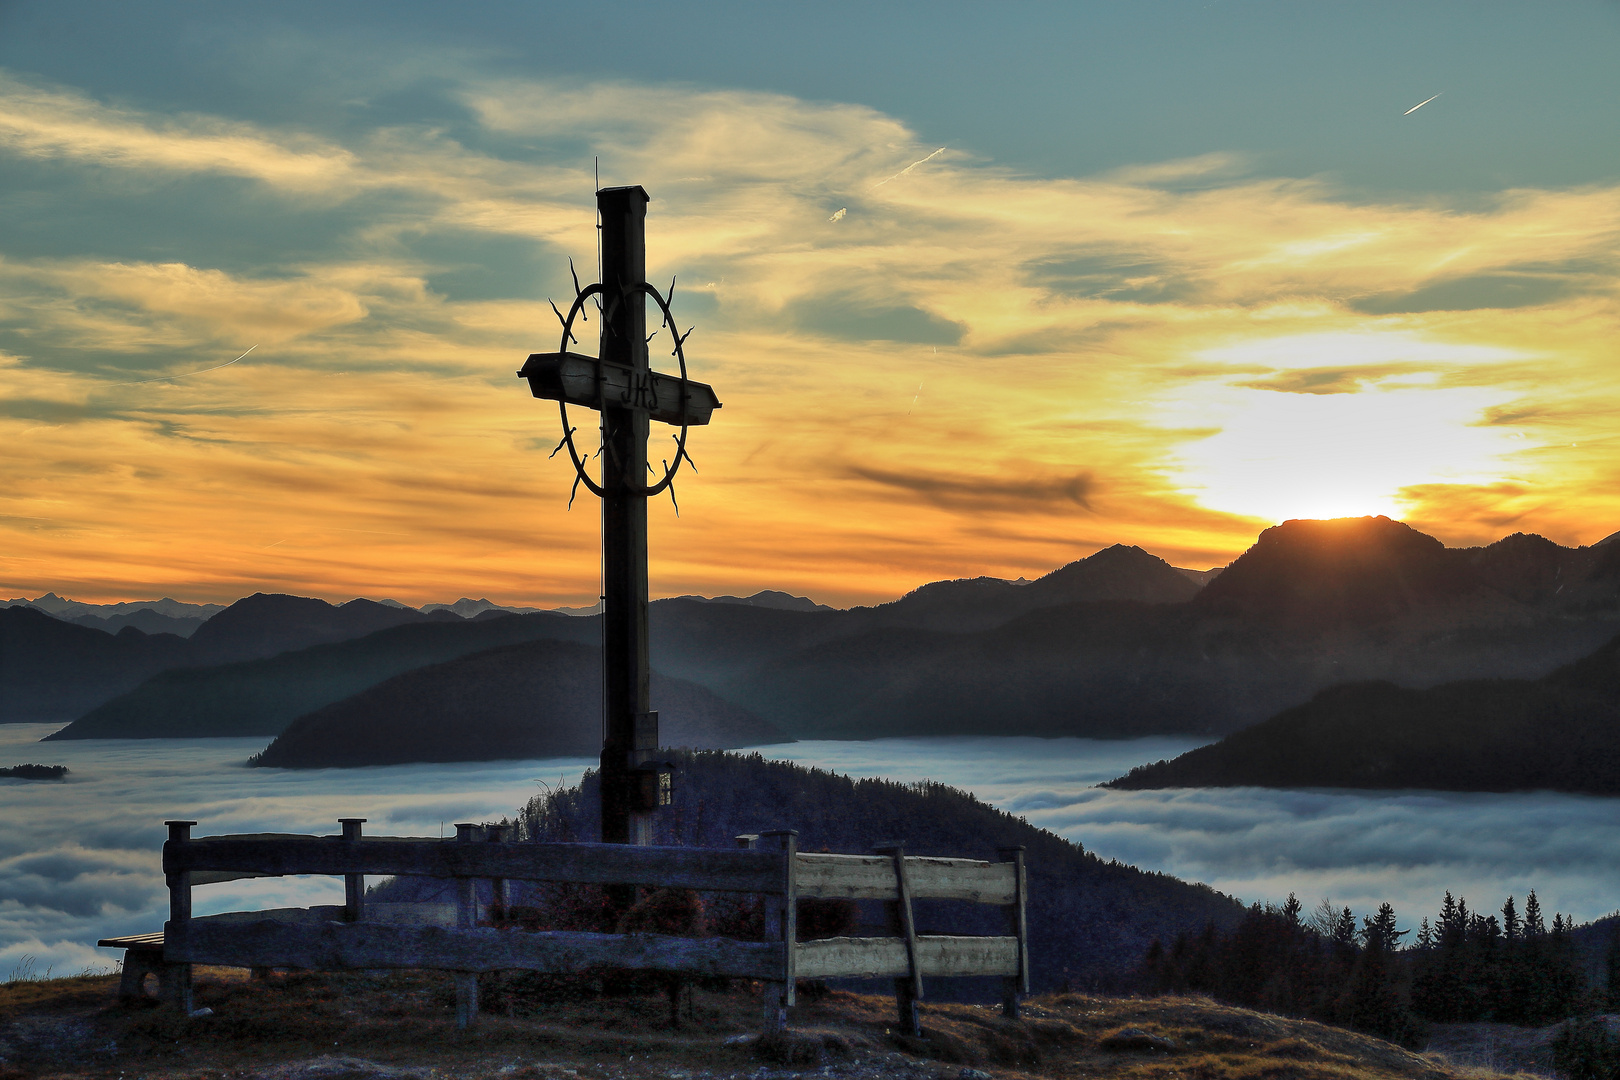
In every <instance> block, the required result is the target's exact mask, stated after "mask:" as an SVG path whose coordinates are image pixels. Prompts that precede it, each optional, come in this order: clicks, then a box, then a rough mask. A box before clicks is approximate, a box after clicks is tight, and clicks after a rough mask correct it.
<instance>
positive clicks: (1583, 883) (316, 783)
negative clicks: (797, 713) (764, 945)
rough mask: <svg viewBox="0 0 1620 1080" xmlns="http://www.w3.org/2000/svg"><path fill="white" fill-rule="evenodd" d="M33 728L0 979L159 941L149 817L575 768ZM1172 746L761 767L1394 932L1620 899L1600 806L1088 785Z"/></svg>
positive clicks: (412, 828) (369, 797)
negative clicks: (919, 800) (945, 801)
mask: <svg viewBox="0 0 1620 1080" xmlns="http://www.w3.org/2000/svg"><path fill="white" fill-rule="evenodd" d="M51 730H53V725H45V724H28V725H21V724H18V725H6V726H4V727H0V762H3V763H4V764H8V765H9V764H13V763H17V762H28V761H35V762H43V763H46V764H65V765H67V766H68V767H69V768H71V769H72V770H73V771H72V773H71V774H70V776H69V778H68V780H67V782H65V783H56V782H29V781H0V816H3V817H4V819H5V820H6V821H8V822H11V823H12V827H11V829H9V830H8V831H6V832H5V833H3V834H0V897H3V898H4V899H3V900H0V978H4V977H6V976H8V975H9V974H10V973H11V972H13V971H16V970H19V969H21V968H22V967H23V965H24V957H28V956H32V957H34V958H35V959H34V964H35V968H34V970H35V971H36V972H38V973H43V972H44V971H45V970H46V969H47V968H52V969H54V971H55V972H56V973H58V974H62V973H67V974H72V973H76V972H78V971H81V970H84V969H86V968H110V967H111V965H112V963H113V961H114V960H115V959H117V954H116V953H115V952H113V951H111V950H106V949H97V948H95V941H96V939H97V938H100V937H106V936H110V935H114V934H125V933H137V932H144V931H149V930H155V929H158V928H159V927H160V926H161V925H162V922H163V918H164V915H165V912H166V908H167V893H166V890H165V889H164V885H163V877H162V874H161V873H160V872H159V865H158V857H159V849H160V847H161V845H162V842H163V837H164V832H165V830H164V828H163V820H164V819H165V818H187V819H195V820H197V821H198V822H199V823H200V824H199V825H198V827H197V828H196V830H194V831H195V832H196V834H198V835H208V834H214V833H224V832H258V831H274V832H312V833H329V832H335V831H336V829H337V824H336V822H337V819H338V818H339V817H343V816H351V815H352V816H360V817H366V818H368V819H370V820H369V821H368V823H367V825H366V826H365V828H366V830H367V831H368V832H371V833H387V834H393V835H416V836H436V835H439V834H440V830H441V828H443V830H444V831H445V832H447V833H453V829H452V828H451V826H453V825H454V824H455V823H456V822H458V821H485V820H492V819H498V818H500V817H501V816H503V815H507V814H510V813H512V812H513V811H514V810H515V809H516V808H517V807H518V806H520V805H521V804H522V803H523V802H524V801H526V800H527V799H528V798H529V796H530V795H532V794H534V793H535V792H536V791H537V790H538V788H539V785H540V784H541V783H545V784H547V785H555V784H558V783H574V782H575V781H577V779H578V777H579V774H580V772H581V771H582V770H583V769H584V768H585V767H586V766H587V765H589V764H591V763H590V762H587V761H585V760H582V759H577V758H576V759H566V760H550V761H518V762H494V763H464V764H456V765H410V766H389V767H379V768H366V769H345V770H329V769H328V770H308V771H297V772H286V771H282V770H276V769H246V768H242V767H240V766H241V763H242V762H243V761H244V760H245V759H246V758H247V757H248V755H249V754H251V753H253V752H254V751H256V750H259V749H261V748H262V747H263V740H259V739H207V740H196V741H180V740H167V739H164V740H155V739H154V740H135V741H103V740H84V741H78V742H67V743H47V744H44V745H43V746H42V745H39V744H38V743H37V742H36V741H35V740H37V739H38V738H40V737H41V736H42V735H45V734H47V733H49V732H50V731H51ZM1193 745H1195V744H1194V743H1192V742H1190V741H1187V740H1178V739H1167V738H1160V739H1140V740H1129V741H1113V742H1099V741H1090V740H1084V739H1053V740H1041V739H1025V738H1017V739H988V738H966V739H889V740H880V741H875V742H809V743H797V744H788V745H785V746H781V747H775V748H771V749H770V752H769V756H772V757H779V758H783V759H787V760H793V761H798V762H801V763H804V764H807V765H818V766H822V767H825V768H830V769H834V770H836V771H838V772H844V773H850V774H853V775H857V776H890V777H894V778H896V779H902V780H913V779H921V778H924V777H930V778H933V779H938V780H941V781H944V782H946V783H949V784H953V785H956V786H959V787H963V788H966V789H968V790H971V791H973V792H974V793H975V794H977V795H979V796H980V797H981V798H983V799H985V800H986V801H988V802H991V803H993V804H995V805H997V806H1000V807H1003V808H1005V809H1007V810H1010V811H1012V812H1013V813H1015V814H1021V815H1024V816H1025V817H1027V818H1028V819H1029V821H1030V822H1031V823H1033V824H1036V825H1039V826H1042V827H1044V828H1048V829H1051V830H1052V831H1053V832H1056V833H1058V834H1060V835H1062V836H1065V837H1068V838H1070V839H1073V840H1076V841H1078V842H1080V843H1082V844H1083V845H1085V847H1086V849H1087V850H1089V851H1092V852H1095V853H1096V854H1098V855H1100V856H1102V857H1104V858H1117V859H1119V860H1121V861H1122V862H1128V863H1132V864H1134V865H1137V866H1140V867H1142V868H1144V869H1150V870H1163V871H1165V872H1168V873H1171V874H1174V875H1176V876H1178V877H1182V878H1186V879H1189V880H1194V881H1204V882H1207V883H1209V884H1210V885H1213V886H1215V887H1216V888H1218V889H1221V890H1223V891H1226V892H1230V893H1233V894H1235V895H1237V896H1240V897H1242V898H1243V899H1245V900H1281V899H1282V898H1283V897H1285V896H1286V895H1287V894H1288V893H1289V892H1290V891H1293V892H1296V893H1298V895H1299V897H1300V898H1301V900H1303V901H1305V903H1306V906H1307V907H1312V906H1314V905H1315V903H1316V901H1317V900H1319V899H1320V898H1321V897H1322V896H1330V897H1331V898H1332V899H1333V900H1334V902H1335V903H1337V904H1340V905H1345V904H1347V905H1349V906H1350V907H1352V908H1354V909H1355V910H1356V911H1357V912H1358V913H1368V912H1370V911H1372V910H1373V909H1374V908H1375V907H1376V905H1377V904H1378V903H1379V902H1381V901H1384V900H1388V901H1389V902H1390V903H1392V904H1394V905H1395V909H1396V911H1397V912H1398V913H1399V915H1400V916H1401V925H1402V926H1403V927H1405V926H1413V925H1416V923H1417V920H1418V919H1419V918H1420V917H1422V916H1423V915H1429V916H1430V917H1431V918H1432V916H1433V914H1434V911H1435V910H1436V909H1437V907H1438V905H1439V901H1440V897H1441V894H1442V893H1443V892H1444V891H1445V890H1446V889H1450V890H1452V891H1453V892H1454V893H1457V894H1460V895H1464V896H1467V897H1468V899H1469V902H1470V904H1471V905H1473V906H1475V907H1476V908H1477V909H1479V910H1491V909H1494V908H1495V907H1497V906H1499V905H1500V904H1501V901H1502V898H1503V897H1504V896H1505V895H1507V894H1508V893H1512V894H1513V895H1515V896H1518V897H1521V898H1522V897H1523V895H1524V894H1525V892H1527V891H1528V890H1529V889H1531V888H1534V889H1536V890H1537V892H1538V894H1539V895H1540V897H1541V900H1542V905H1543V908H1544V909H1545V910H1547V911H1548V912H1552V911H1554V910H1558V911H1564V912H1569V913H1571V914H1573V915H1575V917H1576V918H1577V919H1580V920H1582V921H1584V920H1588V919H1592V918H1596V917H1598V916H1601V915H1604V914H1607V913H1608V912H1610V911H1612V910H1614V909H1615V908H1616V907H1617V906H1620V820H1617V817H1616V815H1615V814H1614V801H1613V800H1608V799H1601V798H1592V797H1585V796H1568V795H1542V794H1515V795H1477V794H1468V795H1453V794H1435V793H1403V792H1394V793H1378V794H1361V793H1354V792H1351V793H1345V792H1287V791H1271V790H1263V789H1256V788H1227V789H1220V790H1210V791H1186V790H1179V791H1178V790H1171V791H1148V792H1120V791H1110V790H1106V789H1099V788H1096V787H1094V786H1093V785H1095V784H1097V783H1098V782H1100V781H1102V780H1106V779H1109V778H1111V777H1114V776H1118V775H1120V774H1121V773H1123V772H1125V771H1127V770H1128V769H1129V768H1130V767H1131V766H1133V765H1137V764H1141V763H1143V762H1145V761H1152V760H1156V759H1158V758H1164V757H1172V756H1174V755H1176V754H1178V753H1181V752H1182V751H1184V750H1187V749H1190V748H1191V747H1192V746H1193ZM195 895H196V901H197V911H198V913H199V914H207V913H211V912H216V911H229V910H237V909H244V908H256V907H274V906H283V905H292V904H309V903H340V902H341V898H342V883H341V882H340V881H338V880H336V879H324V878H303V879H291V878H290V879H283V880H276V879H271V880H268V881H245V882H230V883H227V884H223V885H213V886H207V887H203V888H200V889H198V890H196V894H195Z"/></svg>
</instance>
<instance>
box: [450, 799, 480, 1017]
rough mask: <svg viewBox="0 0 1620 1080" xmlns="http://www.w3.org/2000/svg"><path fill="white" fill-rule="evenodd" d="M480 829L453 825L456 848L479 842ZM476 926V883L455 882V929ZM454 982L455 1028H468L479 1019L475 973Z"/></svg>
mask: <svg viewBox="0 0 1620 1080" xmlns="http://www.w3.org/2000/svg"><path fill="white" fill-rule="evenodd" d="M479 831H480V830H479V828H478V826H477V825H473V824H470V823H467V822H457V823H456V839H455V842H456V843H458V844H470V843H472V842H474V841H476V840H478V839H479ZM477 925H478V879H477V878H470V877H464V878H457V879H456V928H457V929H458V930H471V929H472V928H473V927H475V926H477ZM453 977H454V978H455V980H456V1027H458V1028H465V1027H470V1026H471V1025H472V1022H473V1021H474V1020H475V1019H477V1017H478V973H477V972H476V971H458V972H456V973H455V974H454V976H453Z"/></svg>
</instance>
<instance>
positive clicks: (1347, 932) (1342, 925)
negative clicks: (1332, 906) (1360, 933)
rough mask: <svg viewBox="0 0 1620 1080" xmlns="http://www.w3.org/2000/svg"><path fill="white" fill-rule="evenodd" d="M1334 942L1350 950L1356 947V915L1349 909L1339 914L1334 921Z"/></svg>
mask: <svg viewBox="0 0 1620 1080" xmlns="http://www.w3.org/2000/svg"><path fill="white" fill-rule="evenodd" d="M1333 942H1334V944H1336V945H1343V946H1347V947H1349V948H1352V949H1353V948H1355V946H1356V915H1355V912H1353V911H1351V910H1350V909H1349V908H1345V909H1344V910H1343V911H1341V912H1339V915H1338V918H1336V919H1334V920H1333Z"/></svg>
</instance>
